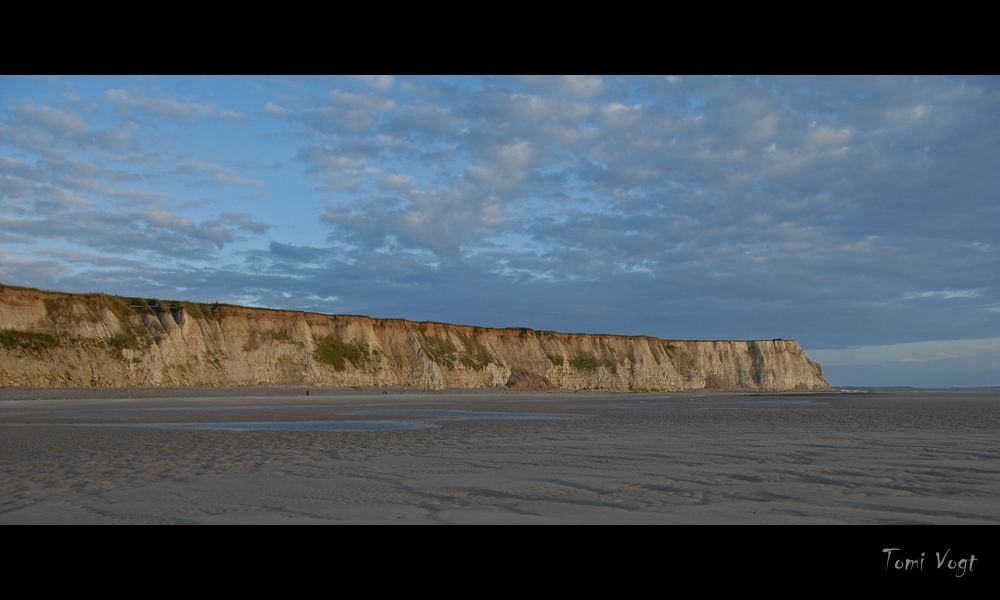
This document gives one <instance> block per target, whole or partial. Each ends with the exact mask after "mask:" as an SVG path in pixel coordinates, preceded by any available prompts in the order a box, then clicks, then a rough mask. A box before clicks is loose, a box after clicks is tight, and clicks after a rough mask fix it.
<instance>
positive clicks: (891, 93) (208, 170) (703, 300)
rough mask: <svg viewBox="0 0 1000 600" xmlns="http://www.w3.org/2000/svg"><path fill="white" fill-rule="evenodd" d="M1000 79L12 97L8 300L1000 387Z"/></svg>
mask: <svg viewBox="0 0 1000 600" xmlns="http://www.w3.org/2000/svg"><path fill="white" fill-rule="evenodd" d="M998 273H1000V78H998V77H884V78H883V77H875V78H872V77H863V78H854V77H814V78H810V77H790V78H780V77H779V78H771V77H690V76H656V77H614V76H608V77H597V76H566V77H537V76H532V77H394V76H366V77H274V76H250V77H246V76H234V77H55V76H48V77H14V76H0V283H3V284H7V285H17V286H29V287H37V288H42V289H48V290H59V291H64V292H76V293H85V292H104V293H109V294H116V295H123V296H142V297H148V298H161V299H171V300H189V301H193V302H216V301H218V302H227V303H234V304H243V305H250V306H265V307H273V308H284V309H295V310H305V311H314V312H324V313H335V314H362V315H368V316H373V317H380V318H405V319H412V320H418V321H419V320H428V321H441V322H448V323H461V324H468V325H479V326H486V327H531V328H533V329H539V330H555V331H565V332H586V333H606V334H622V335H651V336H656V337H661V338H665V339H701V340H714V339H774V338H783V339H795V340H798V341H799V343H800V344H801V345H802V347H803V348H804V349H805V350H806V352H807V354H808V355H809V357H810V358H812V359H813V360H816V361H817V362H820V363H821V364H823V365H824V373H825V375H826V377H827V380H828V381H830V383H831V384H833V385H835V386H850V385H858V386H879V385H885V386H889V385H913V386H917V387H942V386H985V385H993V386H995V385H1000V285H998Z"/></svg>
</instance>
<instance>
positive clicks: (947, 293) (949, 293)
mask: <svg viewBox="0 0 1000 600" xmlns="http://www.w3.org/2000/svg"><path fill="white" fill-rule="evenodd" d="M982 293H983V290H941V291H937V292H912V293H909V294H904V295H903V299H904V300H912V299H914V298H934V297H936V296H937V297H941V298H945V299H950V298H976V297H978V296H981V295H982Z"/></svg>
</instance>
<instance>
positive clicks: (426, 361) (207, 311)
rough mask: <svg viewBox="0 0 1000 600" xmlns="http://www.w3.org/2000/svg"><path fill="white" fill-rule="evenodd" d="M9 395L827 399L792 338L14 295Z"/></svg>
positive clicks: (3, 291) (5, 325)
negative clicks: (490, 390)
mask: <svg viewBox="0 0 1000 600" xmlns="http://www.w3.org/2000/svg"><path fill="white" fill-rule="evenodd" d="M0 342H2V347H0V386H21V385H31V386H129V385H160V386H182V385H257V384H287V383H301V384H307V385H315V386H381V385H403V386H409V387H418V388H429V389H440V388H472V387H500V386H507V387H510V388H512V389H556V388H565V389H602V390H628V389H643V390H653V389H655V390H687V389H704V388H708V389H734V390H735V389H738V390H768V391H779V390H827V389H830V385H829V384H828V383H827V382H826V381H825V380H824V379H823V372H822V369H821V367H820V366H819V365H818V364H816V363H814V362H812V361H810V360H809V359H808V358H807V357H806V355H805V353H804V352H803V351H802V348H800V347H799V344H798V343H797V342H795V341H791V340H761V341H745V342H740V341H715V342H709V341H681V340H661V339H657V338H653V337H645V336H617V335H589V334H576V333H555V332H550V331H533V330H531V329H523V328H511V329H489V328H485V327H470V326H465V325H448V324H445V323H431V322H420V323H417V322H413V321H405V320H402V319H373V318H369V317H362V316H353V315H324V314H315V313H305V312H298V311H283V310H270V309H261V308H248V307H242V306H233V305H228V304H222V305H219V304H214V305H212V304H196V303H189V302H173V301H162V300H149V299H141V298H121V297H117V296H108V295H105V294H87V295H78V294H62V293H55V292H46V291H42V290H35V289H29V288H17V287H10V286H2V285H0Z"/></svg>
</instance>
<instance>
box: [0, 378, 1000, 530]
mask: <svg viewBox="0 0 1000 600" xmlns="http://www.w3.org/2000/svg"><path fill="white" fill-rule="evenodd" d="M387 391H392V392H393V393H385V394H384V393H382V391H381V390H361V391H357V390H351V389H346V390H344V389H327V390H323V389H319V390H316V389H311V390H310V392H311V393H310V395H309V396H306V395H305V389H300V388H291V387H288V388H280V387H274V388H261V389H257V388H224V389H223V388H219V389H213V388H120V389H110V388H58V389H56V388H0V474H2V475H0V523H2V524H15V523H24V524H29V523H55V524H61V523H95V524H96V523H123V524H124V523H164V524H165V523H205V524H215V523H219V524H222V523H260V524H270V523H275V524H290V523H303V524H320V523H413V524H432V523H455V524H460V523H476V524H485V523H519V524H528V523H539V524H548V523H581V524H837V523H848V524H990V523H992V524H996V523H1000V444H998V441H1000V394H998V393H994V392H891V393H872V394H836V393H830V394H816V393H808V394H801V395H796V394H793V393H783V394H740V393H710V392H704V391H703V392H687V393H599V392H594V393H588V392H577V393H558V392H557V393H489V392H488V391H482V390H479V391H476V390H449V391H447V392H445V393H440V392H439V393H434V392H431V391H427V390H407V391H406V392H405V393H404V392H403V391H402V390H401V389H392V390H387ZM129 396H131V397H129Z"/></svg>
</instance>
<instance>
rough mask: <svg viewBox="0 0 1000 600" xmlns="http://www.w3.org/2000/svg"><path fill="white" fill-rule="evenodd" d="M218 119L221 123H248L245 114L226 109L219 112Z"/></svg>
mask: <svg viewBox="0 0 1000 600" xmlns="http://www.w3.org/2000/svg"><path fill="white" fill-rule="evenodd" d="M219 118H220V119H222V120H223V121H249V119H248V118H247V116H246V115H245V114H243V113H241V112H236V111H235V110H231V109H228V108H224V109H222V110H220V111H219Z"/></svg>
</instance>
